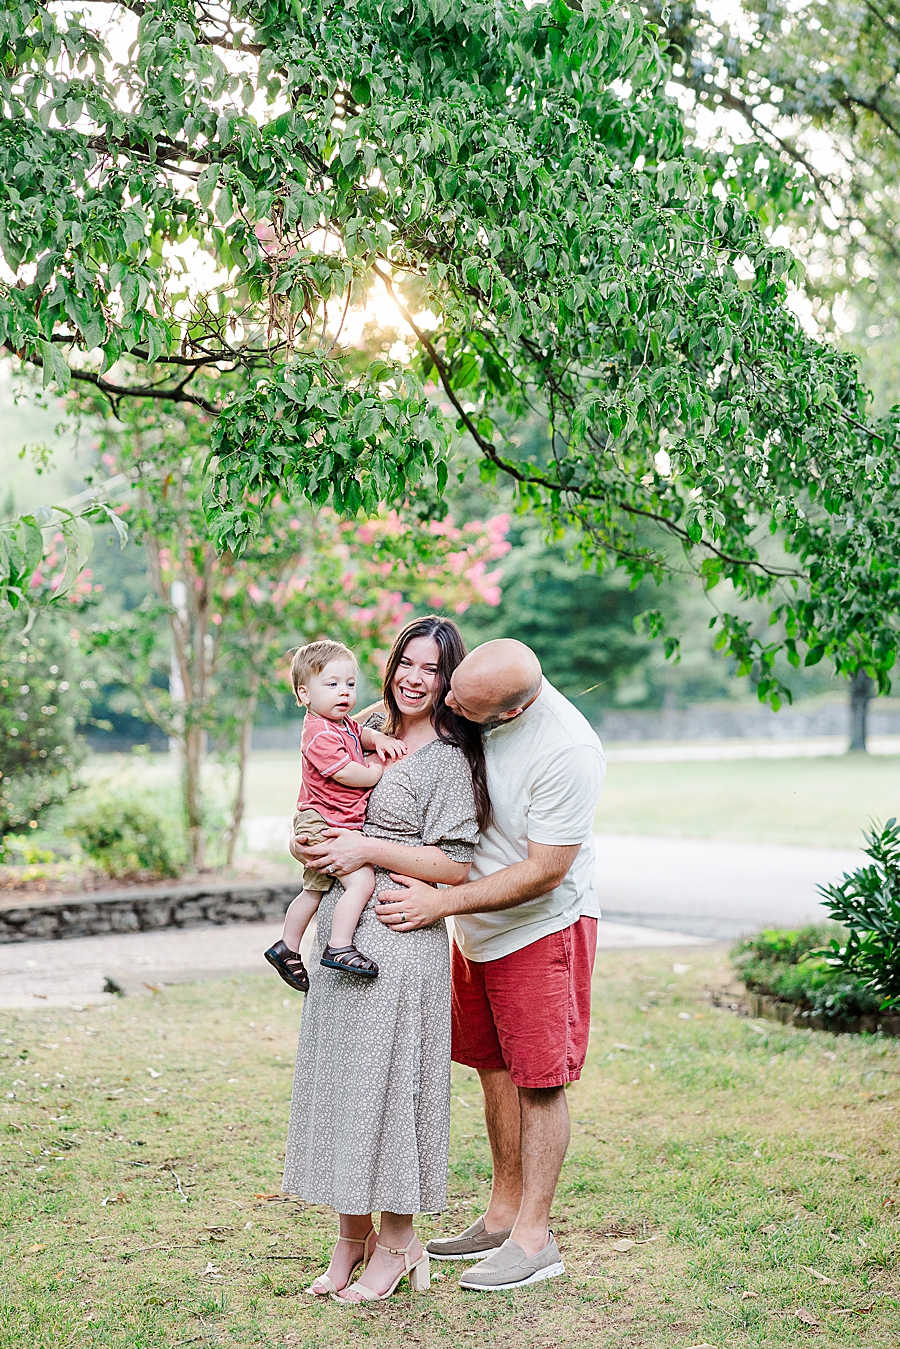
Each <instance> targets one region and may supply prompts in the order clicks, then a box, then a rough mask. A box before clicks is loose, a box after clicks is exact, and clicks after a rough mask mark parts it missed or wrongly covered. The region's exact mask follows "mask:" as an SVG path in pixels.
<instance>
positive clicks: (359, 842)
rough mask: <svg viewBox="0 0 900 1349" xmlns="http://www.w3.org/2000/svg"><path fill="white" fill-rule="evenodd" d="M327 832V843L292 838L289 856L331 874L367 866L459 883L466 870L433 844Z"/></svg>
mask: <svg viewBox="0 0 900 1349" xmlns="http://www.w3.org/2000/svg"><path fill="white" fill-rule="evenodd" d="M328 836H329V837H328V842H327V843H319V844H317V845H316V846H315V847H312V846H310V845H305V844H304V842H303V836H302V835H301V836H300V837H299V838H292V839H291V842H290V845H289V846H290V850H291V856H292V857H294V858H295V859H296V860H297V861H298V862H302V863H303V864H304V866H311V867H315V869H316V871H326V870H331V871H332V872H333V874H334V875H335V876H346V875H347V873H348V872H350V871H358V870H359V868H360V867H364V866H370V867H384V869H385V871H401V872H402V873H403V875H404V876H414V877H415V878H416V880H419V881H428V882H429V883H430V884H431V885H461V884H462V882H463V881H464V880H465V879H466V877H467V876H468V874H469V866H470V863H468V862H454V861H453V860H452V858H450V857H448V856H447V854H446V853H445V852H444V850H443V849H442V848H439V847H438V846H437V845H436V844H428V845H426V846H424V847H421V848H408V847H405V846H404V845H403V844H402V843H391V842H390V840H389V839H386V838H369V837H368V836H367V835H365V834H362V833H360V832H359V831H358V830H356V829H329V830H328Z"/></svg>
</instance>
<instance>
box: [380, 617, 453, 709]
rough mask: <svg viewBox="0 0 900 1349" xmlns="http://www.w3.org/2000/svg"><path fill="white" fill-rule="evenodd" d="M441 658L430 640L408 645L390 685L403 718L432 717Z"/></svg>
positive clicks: (418, 639)
mask: <svg viewBox="0 0 900 1349" xmlns="http://www.w3.org/2000/svg"><path fill="white" fill-rule="evenodd" d="M440 657H441V652H440V648H439V646H438V644H437V642H436V641H435V640H434V638H433V637H413V639H412V640H411V641H410V642H407V644H406V647H405V648H404V651H403V655H402V656H401V657H400V662H399V664H398V666H397V672H396V674H395V675H394V678H393V682H392V684H391V691H392V693H393V695H394V697H395V698H396V700H397V706H398V707H399V709H400V714H401V716H403V717H404V718H407V717H421V716H426V715H427V716H429V717H430V716H431V713H432V712H433V710H434V700H435V697H436V695H437V692H438V684H439V679H438V662H439V660H440Z"/></svg>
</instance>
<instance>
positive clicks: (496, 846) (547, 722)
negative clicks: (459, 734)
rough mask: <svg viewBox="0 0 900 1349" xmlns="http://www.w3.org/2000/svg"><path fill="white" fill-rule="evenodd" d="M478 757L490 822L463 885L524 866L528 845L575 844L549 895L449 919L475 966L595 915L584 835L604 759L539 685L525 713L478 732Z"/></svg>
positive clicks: (589, 846)
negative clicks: (481, 749) (481, 755)
mask: <svg viewBox="0 0 900 1349" xmlns="http://www.w3.org/2000/svg"><path fill="white" fill-rule="evenodd" d="M485 756H486V760H487V779H488V790H489V791H490V796H491V804H492V806H493V822H492V823H491V825H490V827H489V828H488V829H486V830H485V831H484V833H483V834H482V835H481V837H480V839H479V841H478V843H477V845H476V848H475V860H474V862H473V865H472V870H471V872H470V873H469V879H470V880H472V881H474V880H479V879H480V878H481V877H482V876H491V875H493V873H494V872H495V871H500V870H502V869H503V868H504V867H508V866H512V865H513V864H514V863H516V862H524V861H525V860H526V858H527V857H528V842H529V839H530V840H531V842H532V843H549V844H552V845H553V846H554V847H558V848H561V847H566V846H571V845H572V844H575V843H579V844H581V847H580V848H579V851H578V854H577V856H576V858H575V861H574V862H573V863H572V866H571V868H570V869H569V871H568V872H567V873H566V876H565V878H564V879H563V881H562V882H561V883H560V884H559V885H558V886H557V887H556V889H555V890H551V891H550V892H549V894H546V895H541V896H540V897H539V898H538V899H531V900H528V901H527V902H525V903H524V904H517V905H516V906H515V907H514V908H511V909H497V910H494V911H493V912H491V913H466V914H457V915H456V916H455V918H454V920H453V922H454V930H455V935H456V942H457V944H458V946H459V948H460V950H461V951H462V953H463V955H465V956H467V957H468V959H469V960H475V961H485V960H499V959H500V958H501V957H502V956H506V955H510V954H511V953H512V952H513V951H519V950H521V949H522V947H523V946H530V945H531V943H532V942H535V941H539V940H540V938H541V937H546V936H549V934H550V933H551V932H561V931H562V929H563V928H566V927H570V926H571V925H572V923H577V921H578V919H579V918H581V917H583V916H584V917H588V918H599V917H600V907H599V905H598V902H597V895H596V892H595V889H594V832H593V831H594V815H595V812H596V809H597V803H598V801H599V800H600V793H601V792H602V790H603V779H604V777H605V774H606V760H605V759H604V756H603V747H602V745H601V744H600V740H599V737H598V736H597V734H596V733H595V731H594V730H593V729H592V728H591V726H590V725H589V724H588V722H587V721H586V720H585V718H584V717H583V716H582V714H581V713H580V712H579V711H578V709H577V708H576V707H573V706H572V704H571V703H570V702H569V700H568V699H567V698H564V697H563V695H562V694H561V693H560V692H559V691H558V690H557V689H555V688H554V687H553V685H552V684H549V683H548V682H547V680H546V679H545V680H544V682H543V685H542V687H541V692H540V693H539V694H538V696H537V698H536V699H535V701H534V702H533V703H532V704H531V706H530V707H527V708H526V709H525V711H524V712H522V713H521V714H520V715H519V716H518V717H514V718H513V719H512V721H504V722H501V723H500V725H499V726H496V727H494V729H493V730H491V731H489V732H488V733H487V735H486V737H485Z"/></svg>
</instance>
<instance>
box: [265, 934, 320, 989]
mask: <svg viewBox="0 0 900 1349" xmlns="http://www.w3.org/2000/svg"><path fill="white" fill-rule="evenodd" d="M263 954H264V955H265V957H266V960H268V962H269V964H270V965H273V966H274V967H275V969H276V970H277V971H278V973H279V974H280V975H281V977H282V979H283V980H284V982H285V983H286V984H290V986H291V988H294V989H296V990H297V992H298V993H308V992H309V975H308V974H307V972H306V966H305V965H304V964H303V961H302V960H301V959H300V956H299V954H298V953H297V952H296V951H292V950H291V948H290V947H289V946H285V944H284V942H283V941H277V942H276V943H275V945H274V946H270V947H269V949H268V951H265V952H263Z"/></svg>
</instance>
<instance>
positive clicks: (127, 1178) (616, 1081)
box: [0, 950, 900, 1349]
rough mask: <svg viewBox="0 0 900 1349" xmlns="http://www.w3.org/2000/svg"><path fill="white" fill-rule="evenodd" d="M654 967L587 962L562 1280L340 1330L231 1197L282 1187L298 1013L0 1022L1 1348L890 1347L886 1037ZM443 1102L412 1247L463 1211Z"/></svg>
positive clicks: (222, 994) (414, 1305) (285, 1225)
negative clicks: (770, 1008) (774, 1015)
mask: <svg viewBox="0 0 900 1349" xmlns="http://www.w3.org/2000/svg"><path fill="white" fill-rule="evenodd" d="M679 959H680V960H686V961H688V962H690V964H691V966H692V968H691V969H690V970H689V971H688V972H687V973H681V974H675V973H674V972H673V966H672V963H671V962H672V957H671V955H670V954H669V955H667V954H666V953H665V952H649V953H627V954H625V953H620V952H615V953H611V954H609V955H606V956H604V957H602V959H601V960H600V962H599V968H598V977H597V980H596V998H595V1008H594V1018H593V1023H594V1031H593V1035H592V1042H591V1054H590V1057H589V1061H588V1066H587V1070H586V1073H585V1077H584V1079H583V1080H582V1082H581V1083H580V1084H577V1085H575V1086H573V1087H572V1088H571V1090H570V1097H569V1099H570V1106H571V1111H572V1116H573V1142H572V1148H571V1150H570V1154H569V1158H568V1161H567V1163H566V1167H565V1170H564V1173H563V1178H562V1182H561V1186H560V1191H559V1195H558V1203H557V1207H556V1216H555V1228H556V1231H557V1234H558V1237H559V1241H560V1245H561V1247H562V1250H563V1253H564V1256H565V1259H566V1262H567V1266H568V1271H569V1274H568V1277H567V1278H566V1279H559V1280H554V1281H552V1282H550V1283H546V1284H541V1285H538V1286H536V1287H535V1288H534V1289H527V1290H521V1291H519V1292H516V1293H510V1294H500V1295H484V1294H477V1293H464V1292H462V1291H461V1290H460V1289H459V1288H457V1286H456V1284H455V1280H454V1277H453V1275H454V1270H453V1268H452V1267H450V1266H444V1267H443V1269H440V1270H439V1271H438V1273H439V1274H443V1275H444V1277H443V1278H442V1279H439V1280H438V1281H437V1282H436V1283H435V1284H434V1285H433V1288H432V1291H431V1293H430V1294H429V1295H428V1296H423V1297H412V1296H411V1295H409V1294H407V1293H403V1294H402V1295H400V1296H397V1297H395V1298H394V1299H393V1300H391V1301H390V1302H388V1303H385V1304H383V1305H378V1306H373V1307H370V1308H367V1309H365V1310H364V1311H362V1312H352V1311H347V1310H342V1309H340V1308H338V1307H336V1306H334V1304H333V1303H330V1302H325V1303H319V1302H314V1301H313V1299H312V1298H310V1297H307V1296H306V1295H305V1294H304V1293H303V1291H302V1290H303V1289H304V1288H305V1286H306V1285H307V1284H308V1283H309V1282H310V1280H311V1279H312V1277H313V1276H314V1275H315V1274H316V1273H317V1272H318V1271H320V1270H321V1269H322V1268H324V1265H325V1262H326V1260H327V1254H328V1249H329V1244H330V1242H331V1240H332V1236H333V1230H334V1229H333V1222H332V1218H331V1215H330V1214H329V1213H328V1212H327V1211H325V1210H322V1209H317V1208H314V1207H310V1206H305V1205H303V1204H301V1203H299V1202H296V1201H291V1202H279V1201H278V1200H272V1199H265V1198H258V1197H256V1196H259V1195H268V1194H274V1193H276V1192H277V1190H278V1185H279V1177H280V1170H281V1160H282V1148H283V1142H284V1136H285V1125H286V1120H287V1110H288V1099H289V1092H290V1082H291V1071H292V1063H293V1049H294V1042H295V1037H296V1028H297V1022H298V1014H299V1007H300V1004H299V1001H298V1000H296V999H290V1000H288V1006H284V1005H283V1004H284V999H283V997H282V991H283V990H282V986H281V985H280V984H278V982H277V980H275V979H268V978H266V977H265V976H263V977H259V978H255V977H254V978H247V979H244V980H241V981H224V982H221V983H218V984H205V985H195V986H182V987H177V988H172V989H170V990H169V991H167V992H166V993H164V994H162V995H160V996H159V997H157V998H155V999H154V1000H152V1001H151V1000H149V999H148V1000H143V999H134V1000H126V1001H123V1002H120V1003H116V1004H114V1005H112V1006H111V1008H110V1009H109V1010H106V1009H104V1010H102V1011H101V1010H99V1009H95V1010H90V1009H89V1010H87V1011H84V1012H74V1011H66V1012H63V1011H53V1012H50V1011H48V1012H45V1013H43V1014H41V1013H32V1012H29V1013H27V1014H13V1013H9V1012H6V1013H3V1014H2V1022H0V1024H2V1027H3V1029H2V1031H0V1051H2V1053H3V1054H4V1055H5V1057H4V1058H2V1059H0V1078H2V1083H0V1143H2V1148H0V1171H2V1172H3V1173H4V1174H3V1199H2V1210H0V1346H2V1349H13V1347H15V1349H21V1347H22V1346H25V1345H27V1346H28V1349H51V1346H52V1349H56V1347H57V1346H73V1347H75V1349H95V1346H96V1347H97V1349H99V1347H100V1346H116V1347H118V1346H121V1347H122V1349H126V1347H127V1349H163V1347H165V1349H175V1346H180V1345H188V1344H196V1345H199V1346H206V1345H209V1346H212V1345H233V1346H236V1347H239V1349H249V1346H256V1345H264V1346H272V1347H273V1349H274V1346H280V1345H295V1346H301V1349H326V1346H327V1349H333V1347H334V1346H342V1345H348V1346H349V1345H350V1344H357V1343H363V1344H367V1345H371V1346H391V1349H393V1347H394V1346H397V1349H400V1346H406V1345H416V1346H426V1347H427V1349H430V1347H431V1346H441V1349H443V1347H444V1346H446V1349H457V1346H460V1345H464V1346H474V1349H487V1347H488V1346H503V1347H504V1349H507V1347H508V1349H513V1346H515V1349H545V1346H562V1347H563V1349H568V1347H569V1346H571V1347H572V1349H575V1346H578V1349H581V1347H582V1346H585V1345H587V1344H589V1345H590V1346H591V1349H638V1347H641V1349H687V1347H688V1346H692V1345H698V1344H708V1345H714V1346H716V1349H725V1347H726V1346H729V1347H731V1346H739V1347H740V1349H776V1346H778V1347H780V1346H789V1345H790V1346H794V1345H796V1343H797V1340H798V1337H800V1338H803V1337H805V1336H806V1335H812V1334H815V1327H809V1326H807V1325H806V1324H804V1323H803V1322H802V1321H801V1320H798V1317H797V1313H798V1311H802V1312H803V1314H804V1315H805V1316H808V1317H811V1318H813V1319H814V1320H815V1321H816V1322H818V1324H819V1326H820V1327H821V1330H820V1331H819V1333H818V1336H817V1342H818V1343H819V1344H822V1345H824V1346H827V1349H840V1347H841V1346H845V1345H846V1346H851V1345H853V1346H858V1345H860V1344H865V1345H866V1346H867V1349H882V1347H883V1349H893V1346H895V1345H896V1343H897V1339H898V1329H900V1315H898V1305H900V1298H898V1283H897V1256H898V1251H900V1243H898V1235H900V1233H898V1221H897V1217H896V1214H897V1211H898V1208H900V1140H898V1132H897V1119H898V1115H897V1110H898V1109H900V1095H898V1077H900V1044H898V1043H895V1042H892V1041H883V1040H880V1039H877V1038H869V1039H865V1038H860V1039H853V1038H850V1037H841V1038H835V1037H833V1036H830V1035H826V1034H821V1033H816V1032H809V1031H803V1032H798V1031H793V1030H790V1029H786V1028H783V1027H781V1026H778V1025H775V1024H766V1025H764V1026H754V1025H752V1024H750V1023H749V1022H748V1021H747V1020H746V1019H741V1018H739V1017H738V1016H736V1015H734V1014H733V1013H732V1012H730V1011H728V1010H725V1009H718V1008H716V1007H714V1006H713V1005H712V1003H711V1001H710V999H709V997H708V995H707V994H706V993H705V990H706V989H707V988H714V989H716V988H722V987H724V985H725V984H727V981H728V979H729V978H730V975H729V972H728V969H727V965H726V959H725V954H724V952H723V951H719V950H704V951H703V952H701V953H695V952H690V953H688V954H687V955H686V956H685V955H684V953H683V952H679ZM150 1069H152V1070H153V1074H158V1076H153V1075H152V1074H151V1073H150V1071H149V1070H150ZM44 1084H46V1085H44ZM10 1092H12V1093H14V1096H13V1097H9V1096H8V1093H10ZM453 1093H454V1101H453V1141H452V1153H451V1175H450V1184H451V1208H450V1210H449V1211H448V1212H447V1213H446V1214H445V1215H443V1216H441V1217H438V1218H435V1217H432V1218H423V1219H422V1220H421V1223H420V1231H421V1232H422V1234H423V1235H428V1234H430V1233H433V1232H450V1231H453V1230H458V1229H459V1228H461V1227H462V1226H464V1225H465V1224H467V1223H468V1222H470V1221H471V1220H472V1218H473V1217H474V1216H475V1215H476V1214H477V1213H478V1212H479V1211H480V1210H481V1208H482V1206H483V1204H484V1200H485V1195H486V1190H487V1179H488V1174H489V1165H488V1151H487V1145H486V1140H485V1133H484V1123H483V1119H482V1116H481V1112H480V1105H479V1102H480V1097H479V1092H478V1087H477V1082H476V1080H475V1078H474V1075H473V1074H472V1073H470V1072H468V1071H466V1070H459V1069H457V1070H455V1073H454V1085H453ZM104 1199H106V1200H107V1202H106V1203H105V1204H104V1202H103V1201H104ZM623 1239H629V1240H631V1241H634V1242H635V1243H636V1244H635V1245H633V1246H631V1247H630V1248H629V1249H628V1250H627V1251H617V1250H616V1248H615V1245H614V1243H615V1242H616V1241H621V1240H623ZM273 1257H288V1258H273ZM811 1270H815V1271H816V1273H815V1274H814V1273H811V1272H810V1271H811Z"/></svg>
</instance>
